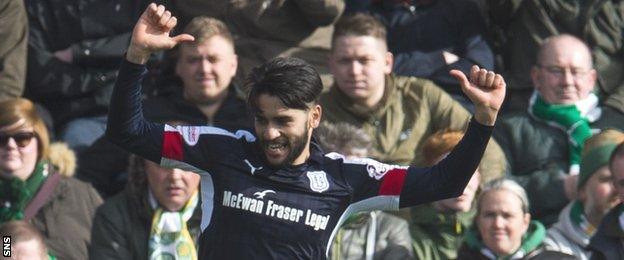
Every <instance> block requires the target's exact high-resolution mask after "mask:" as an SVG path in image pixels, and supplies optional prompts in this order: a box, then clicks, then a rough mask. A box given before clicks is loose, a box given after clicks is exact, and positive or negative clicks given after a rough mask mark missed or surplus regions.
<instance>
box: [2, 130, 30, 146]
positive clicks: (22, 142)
mask: <svg viewBox="0 0 624 260" xmlns="http://www.w3.org/2000/svg"><path fill="white" fill-rule="evenodd" d="M33 137H35V133H33V132H22V133H15V134H12V135H6V134H0V147H5V146H7V145H8V144H9V139H10V138H13V140H14V141H15V143H16V144H17V146H19V147H22V148H23V147H26V146H27V145H28V144H30V141H32V139H33Z"/></svg>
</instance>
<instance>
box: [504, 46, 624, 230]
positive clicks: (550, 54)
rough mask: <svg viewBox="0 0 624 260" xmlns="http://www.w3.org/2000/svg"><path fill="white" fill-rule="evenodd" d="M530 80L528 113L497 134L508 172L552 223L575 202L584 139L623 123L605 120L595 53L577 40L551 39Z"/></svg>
mask: <svg viewBox="0 0 624 260" xmlns="http://www.w3.org/2000/svg"><path fill="white" fill-rule="evenodd" d="M530 76H531V80H532V82H533V86H534V87H535V91H534V92H533V95H532V97H531V99H530V101H529V107H528V111H526V112H524V111H522V112H516V113H512V114H509V115H507V116H506V117H504V118H503V119H502V120H501V122H500V123H499V127H498V128H497V129H496V131H495V133H494V136H495V138H496V140H497V141H498V143H499V144H500V145H501V147H502V148H503V150H504V151H505V154H506V155H507V160H508V161H509V165H508V169H507V173H511V174H513V177H514V178H515V179H516V180H517V181H519V183H521V184H522V185H523V186H524V188H525V189H527V191H528V194H529V199H530V200H531V203H530V204H531V206H532V209H531V210H532V212H531V214H532V215H533V216H535V217H536V218H537V219H539V220H540V221H542V222H544V223H545V224H547V225H548V224H552V223H554V222H555V221H556V220H557V214H558V213H559V212H560V211H561V209H563V207H565V205H566V204H567V203H568V202H569V201H570V200H572V199H574V198H575V194H574V193H575V190H576V182H577V179H578V177H577V174H578V173H579V164H580V158H581V156H580V155H581V151H582V149H583V143H584V141H585V140H586V139H587V138H589V137H591V135H592V134H593V133H595V132H597V131H598V129H602V128H605V127H615V128H618V129H622V128H623V127H624V126H623V124H624V119H614V118H606V117H605V116H602V113H601V107H600V106H599V100H598V97H597V96H596V94H595V93H594V86H595V84H596V78H597V74H596V70H594V68H593V62H592V57H591V52H590V50H589V48H588V47H587V45H585V43H583V42H582V41H581V40H580V39H578V38H576V37H574V36H571V35H566V34H563V35H558V36H553V37H550V38H548V39H546V40H545V41H544V43H543V44H542V46H541V47H540V49H539V52H538V54H537V62H536V64H535V65H534V66H533V68H532V69H531V75H530Z"/></svg>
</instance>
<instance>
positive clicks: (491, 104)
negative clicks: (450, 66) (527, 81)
mask: <svg viewBox="0 0 624 260" xmlns="http://www.w3.org/2000/svg"><path fill="white" fill-rule="evenodd" d="M450 74H451V76H453V77H455V78H456V79H457V80H458V81H459V84H460V85H461V88H462V91H463V92H464V93H465V94H466V96H468V98H470V100H471V101H472V103H473V104H474V105H475V115H474V116H475V119H476V120H477V121H478V122H479V123H481V124H484V125H494V122H496V116H497V115H498V111H499V110H500V108H501V106H502V105H503V100H505V88H506V84H505V80H504V79H503V76H501V75H500V74H496V73H494V72H492V71H488V70H485V69H479V67H478V66H476V65H475V66H472V68H471V69H470V80H469V79H468V78H467V77H466V75H465V74H464V73H463V72H461V71H460V70H451V71H450Z"/></svg>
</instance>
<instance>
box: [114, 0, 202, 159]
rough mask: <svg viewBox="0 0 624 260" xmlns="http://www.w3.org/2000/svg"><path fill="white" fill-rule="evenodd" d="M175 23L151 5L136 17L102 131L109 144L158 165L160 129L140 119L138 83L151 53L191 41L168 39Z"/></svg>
mask: <svg viewBox="0 0 624 260" xmlns="http://www.w3.org/2000/svg"><path fill="white" fill-rule="evenodd" d="M176 23H177V20H176V18H175V17H173V16H171V13H170V12H169V11H166V10H165V7H164V6H162V5H160V6H157V5H156V4H153V3H152V4H150V5H149V6H148V7H147V9H146V10H145V12H143V14H142V15H141V17H140V18H139V21H138V22H137V24H136V26H135V27H134V30H133V32H132V40H131V42H130V46H129V47H128V52H127V54H126V59H125V60H124V62H123V63H122V65H121V67H120V70H119V76H118V79H117V82H116V83H115V89H114V91H113V97H112V99H111V104H110V110H109V118H108V125H107V129H106V134H107V136H108V138H109V139H110V140H111V141H112V142H113V143H115V144H117V145H119V146H121V147H123V148H124V149H126V150H129V151H131V152H133V153H136V154H139V155H141V156H143V157H145V158H147V159H149V160H152V161H155V162H160V156H161V152H162V144H163V131H164V130H163V127H162V126H160V125H156V124H153V123H150V122H148V121H146V120H145V119H144V117H143V112H142V107H141V88H140V84H141V79H142V78H143V76H144V75H145V73H146V72H147V69H146V68H145V63H146V62H147V60H148V59H149V57H150V55H151V53H153V52H156V51H160V50H165V49H171V48H173V47H174V46H175V45H177V44H178V43H180V42H182V41H192V40H193V37H192V36H190V35H187V34H182V35H178V36H176V37H170V36H169V33H170V32H171V30H172V29H173V28H174V27H175V25H176Z"/></svg>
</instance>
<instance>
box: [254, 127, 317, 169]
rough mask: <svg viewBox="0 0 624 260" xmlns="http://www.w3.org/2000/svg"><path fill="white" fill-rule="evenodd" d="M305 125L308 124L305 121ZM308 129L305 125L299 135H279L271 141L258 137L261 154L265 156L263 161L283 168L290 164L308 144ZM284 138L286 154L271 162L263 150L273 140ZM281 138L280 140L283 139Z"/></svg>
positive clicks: (274, 166)
mask: <svg viewBox="0 0 624 260" xmlns="http://www.w3.org/2000/svg"><path fill="white" fill-rule="evenodd" d="M305 125H308V123H307V122H306V124H305ZM309 132H310V130H309V129H308V128H307V127H305V128H304V131H303V134H302V135H299V136H293V137H292V138H290V139H289V138H287V137H280V138H278V139H276V140H272V141H267V140H264V139H262V138H260V147H262V150H263V153H262V154H263V156H264V157H265V161H266V162H267V163H268V164H269V165H270V166H271V167H273V168H283V167H286V166H290V165H292V163H293V162H294V161H295V159H297V157H299V156H300V155H301V153H302V152H303V150H304V149H305V148H306V146H307V145H308V134H309ZM282 138H283V139H286V147H288V148H289V149H288V154H287V155H286V157H285V158H284V159H283V160H282V161H281V162H279V163H271V162H270V161H269V160H268V158H267V156H266V152H264V150H266V149H268V147H269V145H270V144H271V143H275V142H279V141H280V139H282ZM283 139H282V140H283Z"/></svg>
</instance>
